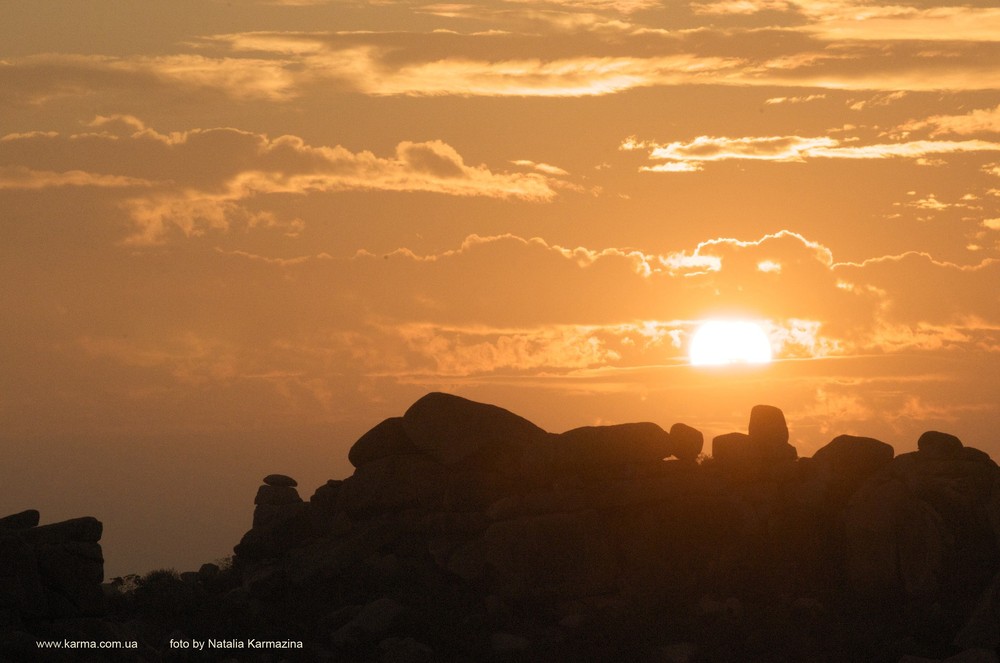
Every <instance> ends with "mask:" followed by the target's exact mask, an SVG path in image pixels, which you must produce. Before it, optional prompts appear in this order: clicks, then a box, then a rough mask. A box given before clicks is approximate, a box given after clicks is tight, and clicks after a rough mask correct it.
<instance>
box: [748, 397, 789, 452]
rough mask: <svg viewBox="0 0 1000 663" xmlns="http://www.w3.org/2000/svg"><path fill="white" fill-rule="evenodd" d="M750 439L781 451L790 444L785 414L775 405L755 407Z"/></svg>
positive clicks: (751, 418)
mask: <svg viewBox="0 0 1000 663" xmlns="http://www.w3.org/2000/svg"><path fill="white" fill-rule="evenodd" d="M748 432H749V433H750V437H752V438H753V439H754V440H755V441H757V442H759V443H760V444H761V445H763V446H765V447H767V448H773V449H780V448H781V447H782V446H783V445H785V444H787V443H788V425H787V424H786V423H785V413H784V412H782V411H781V410H780V409H779V408H776V407H774V406H773V405H754V406H753V409H751V410H750V426H749V428H748Z"/></svg>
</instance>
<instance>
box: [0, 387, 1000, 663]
mask: <svg viewBox="0 0 1000 663" xmlns="http://www.w3.org/2000/svg"><path fill="white" fill-rule="evenodd" d="M793 423H794V422H793ZM793 432H794V429H793ZM703 442H704V437H703V435H702V433H701V432H700V431H698V430H697V429H695V428H692V427H691V426H688V425H686V424H680V423H677V424H674V425H672V426H671V427H670V429H669V432H667V431H666V430H664V429H663V428H661V427H660V426H659V425H657V424H654V423H649V422H646V423H634V424H623V425H615V426H588V427H583V428H577V429H573V430H570V431H567V432H565V433H562V434H553V433H549V432H546V431H544V430H542V429H540V428H538V427H537V426H535V425H534V424H532V423H531V422H529V421H527V420H525V419H523V418H521V417H519V416H517V415H516V414H513V413H511V412H508V411H507V410H504V409H502V408H499V407H496V406H493V405H487V404H483V403H476V402H474V401H470V400H467V399H464V398H460V397H457V396H452V395H448V394H440V393H434V394H428V395H427V396H425V397H424V398H421V399H420V400H418V401H417V402H416V403H414V405H413V406H412V407H410V408H409V410H407V412H406V413H405V414H404V415H403V416H401V417H394V418H390V419H387V420H385V421H383V422H381V423H379V424H378V425H376V426H375V427H373V428H372V429H371V430H370V431H369V432H367V433H366V434H364V435H363V436H361V438H360V439H359V440H358V441H357V442H356V443H355V444H354V446H353V447H352V448H351V450H350V452H349V460H350V461H351V463H352V464H353V465H354V467H355V468H356V469H355V472H354V474H353V475H352V476H350V477H347V478H346V479H343V480H330V481H327V482H326V483H325V484H323V485H322V486H320V487H319V488H317V489H316V491H315V492H314V494H313V495H312V496H311V497H310V499H309V500H308V501H303V500H302V499H301V497H300V496H299V494H298V491H297V488H296V486H297V483H296V482H295V480H294V479H292V478H291V477H287V476H284V475H269V476H268V477H265V479H264V483H263V485H262V486H261V487H260V488H259V490H258V493H257V496H256V498H255V500H254V502H255V505H256V506H255V508H254V516H253V526H252V528H251V529H250V530H249V531H248V532H247V533H246V535H244V537H243V538H242V540H241V541H240V543H239V544H238V545H237V546H236V548H235V553H236V554H235V557H234V559H233V564H232V567H231V568H226V569H223V568H220V567H219V566H218V565H212V564H206V565H204V566H203V567H202V568H201V569H200V570H199V571H198V572H191V573H184V574H179V575H177V574H173V575H171V574H162V573H159V574H151V575H153V576H155V577H150V578H147V579H146V580H145V581H144V582H142V583H140V585H139V587H138V588H137V589H135V590H134V591H132V592H131V593H129V594H113V595H112V597H111V598H112V599H114V600H113V601H111V602H110V605H111V606H112V607H111V609H110V613H109V615H108V616H107V617H105V618H103V620H101V621H100V624H103V625H104V627H106V628H107V629H109V632H112V633H113V632H123V631H122V629H131V630H129V631H128V632H129V633H135V634H137V635H136V636H135V637H137V638H138V639H140V640H141V641H142V643H143V647H144V648H145V649H144V650H143V651H144V652H145V653H146V654H148V656H146V658H138V659H135V660H194V659H185V658H182V657H181V658H178V654H177V652H171V651H170V650H169V648H168V646H167V645H166V643H167V642H168V640H169V638H170V637H171V634H173V635H174V636H177V634H183V635H184V636H185V637H202V638H207V637H212V638H218V637H220V636H222V637H232V638H251V637H252V638H262V637H268V636H270V637H273V638H278V639H293V640H295V641H301V642H302V643H303V649H302V650H299V651H293V652H291V653H282V654H281V657H282V658H284V659H287V660H291V661H385V662H391V661H399V662H407V663H409V662H420V661H427V662H432V661H488V662H489V661H497V662H499V661H594V662H597V661H619V660H629V661H719V662H726V663H729V662H736V661H828V662H831V663H832V662H834V661H875V662H881V661H885V662H888V661H891V662H893V663H896V662H897V661H903V660H909V661H942V660H953V661H959V660H976V661H978V660H991V661H996V660H997V647H998V646H1000V469H998V467H997V465H996V464H995V463H994V462H993V461H992V460H991V459H990V458H989V456H988V455H987V454H985V453H983V452H982V451H979V450H976V449H972V448H968V447H965V446H963V445H962V443H961V441H960V440H958V439H957V438H955V437H954V436H951V435H948V434H946V433H937V432H929V433H926V434H925V435H923V436H922V437H921V438H920V441H919V443H918V451H916V452H913V453H904V454H900V455H898V456H896V455H895V453H894V450H893V448H892V447H891V446H890V445H888V444H885V443H884V442H881V441H879V440H875V439H872V438H866V437H857V436H851V435H840V436H838V437H835V438H834V439H833V440H832V441H831V442H830V443H829V444H827V445H826V446H824V447H823V448H821V449H820V450H819V451H817V452H816V453H815V455H814V456H813V457H811V458H799V457H798V453H797V452H796V450H795V447H794V446H793V444H792V443H793V442H794V436H791V435H790V434H789V429H788V426H787V425H786V422H785V417H784V414H783V413H782V412H781V410H779V409H778V408H775V407H772V406H765V405H759V406H756V407H754V408H753V410H752V411H751V413H750V424H749V426H748V430H747V432H746V433H742V432H734V433H728V434H725V435H721V436H718V437H716V438H715V439H714V441H713V449H712V452H713V455H712V457H707V458H706V457H701V456H700V454H701V452H702V446H703ZM696 461H697V462H696ZM248 501H249V500H248ZM94 522H96V521H94ZM36 525H37V518H35V519H34V520H33V516H32V515H31V514H30V513H29V514H27V515H26V514H17V515H15V516H11V517H8V518H6V519H2V520H0V545H2V546H3V552H4V553H5V554H4V555H3V556H0V591H8V593H7V594H4V595H2V596H3V597H4V602H0V615H10V614H11V613H10V612H9V609H8V608H5V607H4V606H7V605H10V604H11V601H12V599H11V598H10V597H11V596H16V597H17V598H16V601H19V603H16V605H17V606H19V607H18V608H17V610H18V615H19V617H18V619H20V620H22V621H20V622H18V626H17V627H16V628H19V629H22V630H26V631H30V632H35V631H32V629H34V628H35V627H34V626H32V622H31V619H34V618H35V616H42V615H46V616H48V613H46V612H45V611H46V610H48V609H49V607H48V606H49V604H48V603H44V602H43V603H38V601H39V599H38V597H40V596H45V595H46V594H45V589H44V587H45V586H46V585H45V584H44V583H43V581H42V578H43V577H44V578H48V580H46V581H45V582H48V583H49V585H50V586H55V585H53V583H57V582H58V583H62V584H61V585H59V586H60V587H65V586H67V585H69V586H72V584H71V583H70V582H69V580H68V579H67V578H65V577H63V576H60V575H59V574H58V573H55V572H53V571H52V570H51V569H54V568H57V567H58V566H59V564H56V563H53V564H50V565H47V564H48V562H46V561H44V560H43V557H44V555H43V554H41V553H40V552H39V550H38V549H37V547H38V546H43V545H58V546H61V548H60V549H61V550H63V551H67V550H70V551H75V550H77V548H74V547H73V546H68V544H69V543H72V544H74V545H96V539H95V538H94V537H95V534H96V536H97V538H99V536H100V529H99V527H97V528H96V529H95V527H94V524H93V522H91V521H89V520H86V519H83V520H81V521H80V522H77V521H68V522H67V523H62V524H60V525H59V526H57V527H53V526H47V527H48V528H49V529H46V528H44V527H37V526H36ZM33 532H34V534H32V533H33ZM54 542H60V543H58V544H56V543H54ZM67 546H68V547H67ZM43 568H45V569H49V570H48V571H46V573H47V574H48V575H45V574H43V573H42V572H41V569H43ZM62 568H67V567H66V566H65V565H64V566H63V567H62ZM78 571H79V573H77V574H75V575H76V576H77V577H83V576H87V572H86V571H85V569H83V568H82V567H81V568H80V569H78ZM88 577H89V576H88ZM11 578H15V579H17V582H16V583H12V582H10V579H11ZM32 579H36V580H37V582H35V580H32ZM91 579H92V578H91ZM32 583H34V584H32ZM7 587H17V588H18V589H17V591H16V592H14V593H11V592H10V591H9V590H6V589H2V588H7ZM70 591H80V588H76V589H73V590H70ZM40 606H41V607H40ZM4 610H8V612H3V611H4ZM32 611H34V612H32ZM8 619H9V617H8ZM25 620H27V621H25ZM6 628H8V629H9V628H11V627H10V626H9V621H8V623H7V625H6ZM95 628H96V627H95ZM115 629H118V631H115ZM35 630H37V629H35ZM0 642H2V640H0ZM0 646H2V645H0ZM2 653H3V650H2V649H0V658H2ZM227 655H228V654H227ZM231 655H232V656H233V657H234V658H235V659H236V660H239V661H243V660H247V661H272V660H278V657H276V656H272V657H270V658H268V657H267V656H266V655H261V654H253V653H252V652H249V651H242V652H235V653H233V654H231ZM157 656H160V657H161V658H156V657H157ZM221 658H225V657H224V656H223V657H221ZM199 660H200V659H199Z"/></svg>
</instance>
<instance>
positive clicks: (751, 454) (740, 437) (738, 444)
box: [712, 433, 760, 465]
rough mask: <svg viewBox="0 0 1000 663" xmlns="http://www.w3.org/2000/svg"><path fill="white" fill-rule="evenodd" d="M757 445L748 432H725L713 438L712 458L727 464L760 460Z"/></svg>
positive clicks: (740, 463) (741, 463) (742, 463)
mask: <svg viewBox="0 0 1000 663" xmlns="http://www.w3.org/2000/svg"><path fill="white" fill-rule="evenodd" d="M759 455H760V454H758V453H757V449H756V447H755V446H754V445H753V442H752V440H751V438H750V436H749V435H747V434H746V433H723V434H722V435H716V436H715V437H714V438H712V458H714V459H715V460H717V461H718V462H720V463H723V464H725V465H744V464H747V463H752V462H754V461H756V460H759V458H758V457H759Z"/></svg>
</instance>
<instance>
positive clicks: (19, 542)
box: [0, 509, 104, 627]
mask: <svg viewBox="0 0 1000 663" xmlns="http://www.w3.org/2000/svg"><path fill="white" fill-rule="evenodd" d="M39 517H40V516H39V513H38V511H36V510H34V509H31V510H28V511H23V512H21V513H17V514H14V515H11V516H7V517H5V518H0V626H6V627H9V626H16V625H18V624H22V623H24V622H31V621H38V620H56V619H64V618H76V617H92V616H97V615H100V614H102V613H103V612H104V595H103V592H102V590H101V583H102V582H103V580H104V557H103V554H102V552H101V545H100V543H98V542H99V541H100V540H101V533H102V529H103V528H102V525H101V523H100V521H98V520H97V519H95V518H91V517H85V518H74V519H72V520H67V521H64V522H59V523H53V524H50V525H41V526H39V524H38V523H39Z"/></svg>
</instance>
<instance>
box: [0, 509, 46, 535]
mask: <svg viewBox="0 0 1000 663" xmlns="http://www.w3.org/2000/svg"><path fill="white" fill-rule="evenodd" d="M39 518H40V514H39V513H38V511H36V510H35V509H28V510H27V511H22V512H20V513H15V514H13V515H10V516H6V517H4V518H0V532H2V531H4V530H19V529H31V528H32V527H37V526H38V520H39Z"/></svg>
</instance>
